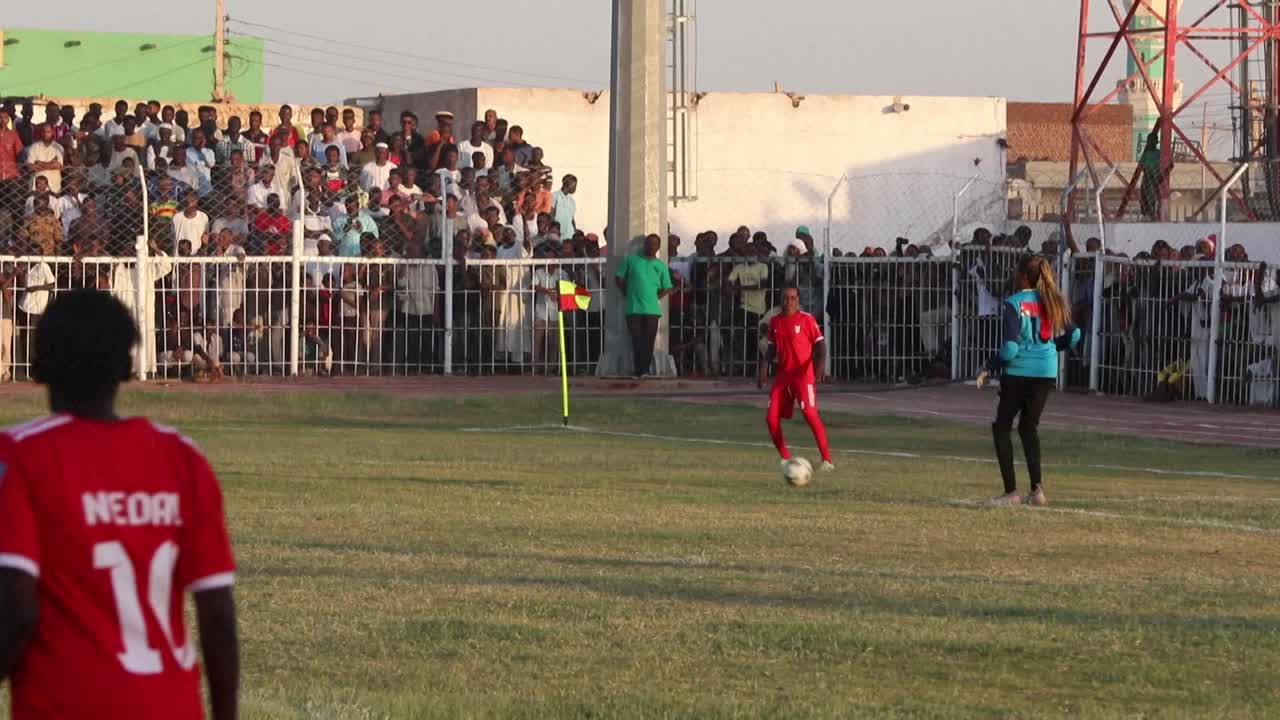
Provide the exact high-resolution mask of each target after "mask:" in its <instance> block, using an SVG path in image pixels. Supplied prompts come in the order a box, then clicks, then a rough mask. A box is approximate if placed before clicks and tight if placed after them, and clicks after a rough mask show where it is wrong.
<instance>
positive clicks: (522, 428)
mask: <svg viewBox="0 0 1280 720" xmlns="http://www.w3.org/2000/svg"><path fill="white" fill-rule="evenodd" d="M553 430H559V431H564V430H568V431H570V432H577V433H583V434H586V435H601V436H605V437H622V438H633V439H637V440H662V441H666V442H681V443H689V444H694V445H726V446H734V447H756V448H772V447H773V444H772V443H766V442H747V441H744V440H718V439H714V438H693V437H677V436H675V435H658V434H656V433H636V432H621V431H617V430H595V429H592V428H586V427H578V426H573V425H571V426H569V427H567V428H566V427H564V426H561V425H512V426H507V427H473V428H462V432H469V433H504V432H542V431H553ZM805 449H806V450H814V449H816V448H813V447H807V448H805ZM832 452H836V453H842V454H845V455H867V456H873V457H891V458H904V459H908V460H951V461H955V462H967V463H979V464H982V465H994V464H995V463H996V461H995V460H994V459H992V458H979V457H966V456H963V455H932V454H927V453H915V452H906V451H892V450H853V449H846V448H832ZM1019 464H1022V463H1021V461H1019ZM1043 466H1044V467H1047V468H1048V467H1057V468H1063V469H1073V468H1084V469H1089V470H1114V471H1118V472H1136V473H1147V474H1150V475H1169V476H1174V477H1197V478H1223V479H1227V480H1263V481H1269V482H1280V478H1276V477H1268V476H1265V475H1239V474H1235V473H1223V472H1216V471H1210V470H1170V469H1167V468H1149V467H1129V466H1127V465H1100V464H1086V463H1071V464H1065V465H1061V464H1058V465H1055V464H1052V463H1044V465H1043Z"/></svg>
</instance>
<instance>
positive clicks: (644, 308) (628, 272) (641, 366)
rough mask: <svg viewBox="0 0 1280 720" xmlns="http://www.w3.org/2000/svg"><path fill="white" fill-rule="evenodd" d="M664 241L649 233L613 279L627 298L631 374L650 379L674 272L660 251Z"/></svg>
mask: <svg viewBox="0 0 1280 720" xmlns="http://www.w3.org/2000/svg"><path fill="white" fill-rule="evenodd" d="M661 249H662V238H661V237H659V236H658V235H657V234H650V235H648V236H646V237H645V239H644V247H643V249H642V250H641V251H640V252H639V253H636V254H634V255H628V256H627V257H626V259H625V260H623V262H622V265H621V266H620V267H619V268H618V272H617V275H616V276H615V278H614V280H615V282H616V283H617V285H618V290H620V291H621V292H622V294H623V295H624V296H625V297H626V310H625V313H626V316H627V330H628V332H629V333H630V335H631V352H632V374H633V375H634V376H635V377H636V378H643V377H645V376H647V375H648V374H649V373H650V372H651V370H652V366H653V346H654V343H655V342H656V340H657V337H658V321H659V320H660V319H661V318H662V299H663V298H665V297H666V296H667V295H670V294H671V291H672V289H673V287H672V285H671V270H670V269H669V268H668V267H667V264H666V263H664V262H663V261H662V260H661V259H659V258H658V252H659V251H660V250H661Z"/></svg>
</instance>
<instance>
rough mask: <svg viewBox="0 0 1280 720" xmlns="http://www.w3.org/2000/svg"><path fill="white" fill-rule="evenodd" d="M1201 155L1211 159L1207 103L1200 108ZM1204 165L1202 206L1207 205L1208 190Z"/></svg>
mask: <svg viewBox="0 0 1280 720" xmlns="http://www.w3.org/2000/svg"><path fill="white" fill-rule="evenodd" d="M1200 117H1201V119H1200V153H1201V154H1202V155H1204V156H1205V157H1209V103H1205V104H1204V105H1203V106H1201V108H1200ZM1204 171H1205V167H1204V163H1200V205H1201V206H1202V207H1203V206H1204V204H1205V198H1206V197H1207V195H1206V190H1205V185H1206V184H1207V183H1208V178H1206V177H1205V172H1204Z"/></svg>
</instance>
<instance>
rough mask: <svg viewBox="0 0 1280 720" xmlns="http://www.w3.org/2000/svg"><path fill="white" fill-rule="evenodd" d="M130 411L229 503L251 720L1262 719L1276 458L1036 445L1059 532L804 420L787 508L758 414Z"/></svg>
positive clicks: (1270, 643) (321, 396) (314, 408)
mask: <svg viewBox="0 0 1280 720" xmlns="http://www.w3.org/2000/svg"><path fill="white" fill-rule="evenodd" d="M38 400H39V398H37V397H36V396H34V395H33V396H29V397H25V396H23V397H14V398H13V399H11V400H10V399H7V401H6V403H5V404H4V407H3V410H0V415H2V416H3V417H2V419H3V420H5V421H12V420H17V419H20V418H24V417H28V416H31V415H33V414H36V413H38V412H39V411H40V407H39V402H38ZM124 404H125V409H126V410H127V411H128V412H130V413H142V414H148V415H151V416H153V417H155V418H157V419H159V420H161V421H163V422H167V423H171V424H174V425H177V426H179V427H180V428H182V429H183V430H184V431H185V432H187V433H188V434H190V435H191V436H193V437H194V438H195V439H196V440H197V441H198V442H199V443H200V445H201V446H202V448H203V449H204V450H205V452H206V453H207V454H208V455H209V457H210V459H211V460H212V462H213V464H214V467H215V468H216V469H217V470H218V472H219V473H220V475H221V478H222V481H223V484H224V488H225V492H226V496H227V510H228V515H229V521H230V525H231V529H232V533H233V536H234V540H235V545H236V551H237V554H238V560H239V563H240V565H241V569H240V573H239V584H238V588H237V592H238V599H239V603H240V612H241V632H242V643H243V645H242V647H243V662H244V692H243V698H244V703H243V707H244V712H243V716H244V717H246V718H335V719H337V718H343V719H346V718H490V717H493V718H497V717H517V718H531V719H532V718H539V719H541V718H792V717H818V718H845V717H864V716H865V717H912V718H916V717H930V718H932V717H942V718H951V717H956V718H960V717H990V718H996V717H1055V716H1076V717H1080V716H1083V717H1191V716H1196V717H1212V718H1232V717H1259V718H1261V717H1277V716H1280V572H1277V571H1278V570H1280V493H1277V490H1278V489H1280V481H1277V480H1275V479H1273V478H1275V477H1277V476H1280V462H1277V461H1278V460H1280V455H1278V454H1277V453H1275V452H1267V451H1254V450H1243V449H1235V448H1205V447H1189V446H1182V445H1176V444H1171V443H1164V442H1146V441H1139V440H1132V439H1117V438H1111V437H1104V436H1101V435H1091V434H1066V433H1050V434H1049V435H1048V436H1047V437H1046V440H1045V455H1046V460H1047V462H1049V463H1051V464H1052V467H1051V468H1049V469H1048V472H1047V489H1048V492H1049V497H1050V499H1051V501H1052V502H1053V506H1052V507H1051V508H1049V509H1047V510H1031V509H1025V508H1017V509H992V508H984V507H980V506H978V505H977V504H976V502H975V501H977V500H979V499H981V498H986V497H989V496H991V495H994V494H997V492H998V490H999V481H998V476H997V473H996V470H995V467H994V466H993V465H991V464H987V463H985V462H970V461H964V460H960V459H956V458H955V457H952V456H961V457H970V458H977V459H985V458H987V457H989V456H990V441H989V436H988V433H987V431H986V429H985V428H984V427H979V426H970V425H954V424H946V423H934V422H920V421H913V420H904V419H897V418H863V417H853V416H841V415H829V416H828V423H829V426H830V429H831V436H832V444H833V447H835V448H838V449H839V450H840V452H838V456H837V461H838V462H839V464H840V470H839V471H838V472H837V473H836V474H835V475H834V476H820V477H818V478H816V483H815V485H814V486H812V487H810V488H807V489H804V490H795V489H790V488H787V487H785V486H784V485H783V484H782V482H781V480H780V478H779V476H778V472H777V462H776V459H775V456H774V453H773V451H772V449H771V448H769V447H764V446H760V445H758V444H759V443H762V442H764V443H767V441H768V438H767V435H765V433H764V429H763V423H762V421H761V418H760V413H759V411H757V410H754V409H750V408H739V407H732V406H692V405H689V406H686V405H682V404H670V403H661V402H657V401H640V400H634V399H632V400H627V399H621V398H619V399H608V400H604V399H584V400H582V401H580V402H578V403H577V406H576V411H577V412H576V417H575V423H576V424H578V425H581V426H585V427H588V428H592V429H596V430H603V431H608V432H612V433H616V434H612V435H608V434H587V433H573V432H562V431H556V430H540V431H528V432H517V431H507V432H493V433H477V432H461V431H460V430H461V429H463V428H476V427H483V428H490V429H494V430H498V429H500V428H503V427H506V426H515V425H537V424H542V423H554V422H556V411H557V407H556V401H555V399H554V398H550V397H537V398H533V397H506V398H496V397H495V398H487V399H485V398H481V399H462V398H459V399H447V400H427V399H397V398H391V397H382V396H374V395H341V394H328V393H311V394H301V393H300V394H296V395H284V394H271V395H265V396H263V395H252V394H247V393H246V394H230V393H228V394H215V395H210V394H194V393H185V392H163V391H141V390H139V391H133V392H131V393H129V394H128V395H127V396H126V398H125V403H124ZM787 429H788V434H789V437H790V439H791V440H792V441H793V443H795V444H796V445H798V446H807V445H808V444H809V442H810V438H809V437H808V432H807V429H806V428H805V427H804V425H803V424H802V423H793V424H789V425H788V427H787ZM628 433H649V434H653V435H662V436H671V437H676V438H681V439H680V440H671V439H659V438H652V437H650V438H644V437H634V436H628V435H627V434H628ZM696 439H715V440H722V441H729V442H731V443H737V444H704V443H697V442H690V440H696ZM853 450H857V451H870V452H871V453H872V454H855V453H852V452H849V451H853ZM896 451H904V452H909V453H913V454H915V455H916V457H901V456H891V455H886V454H874V453H883V452H896ZM805 454H806V455H808V456H809V457H811V458H812V457H814V454H813V453H812V452H811V451H810V452H806V453H805ZM1083 463H1089V464H1091V465H1092V467H1090V466H1086V465H1083ZM1100 465H1111V466H1124V467H1129V468H1142V467H1153V468H1165V469H1170V470H1178V471H1198V470H1204V471H1221V472H1227V473H1233V474H1238V475H1247V476H1256V478H1257V479H1222V478H1218V477H1208V476H1192V475H1176V474H1174V475H1159V474H1153V473H1151V472H1147V471H1142V470H1132V469H1100V468H1099V467H1097V466H1100ZM1024 487H1025V485H1024Z"/></svg>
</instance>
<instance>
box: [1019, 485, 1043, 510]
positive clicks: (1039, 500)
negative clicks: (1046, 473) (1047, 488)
mask: <svg viewBox="0 0 1280 720" xmlns="http://www.w3.org/2000/svg"><path fill="white" fill-rule="evenodd" d="M1022 504H1023V505H1033V506H1035V507H1044V506H1045V505H1048V504H1049V500H1048V498H1046V497H1045V496H1044V486H1043V485H1041V486H1040V487H1038V488H1036V490H1035V492H1029V493H1027V496H1026V497H1025V498H1023V499H1022Z"/></svg>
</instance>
